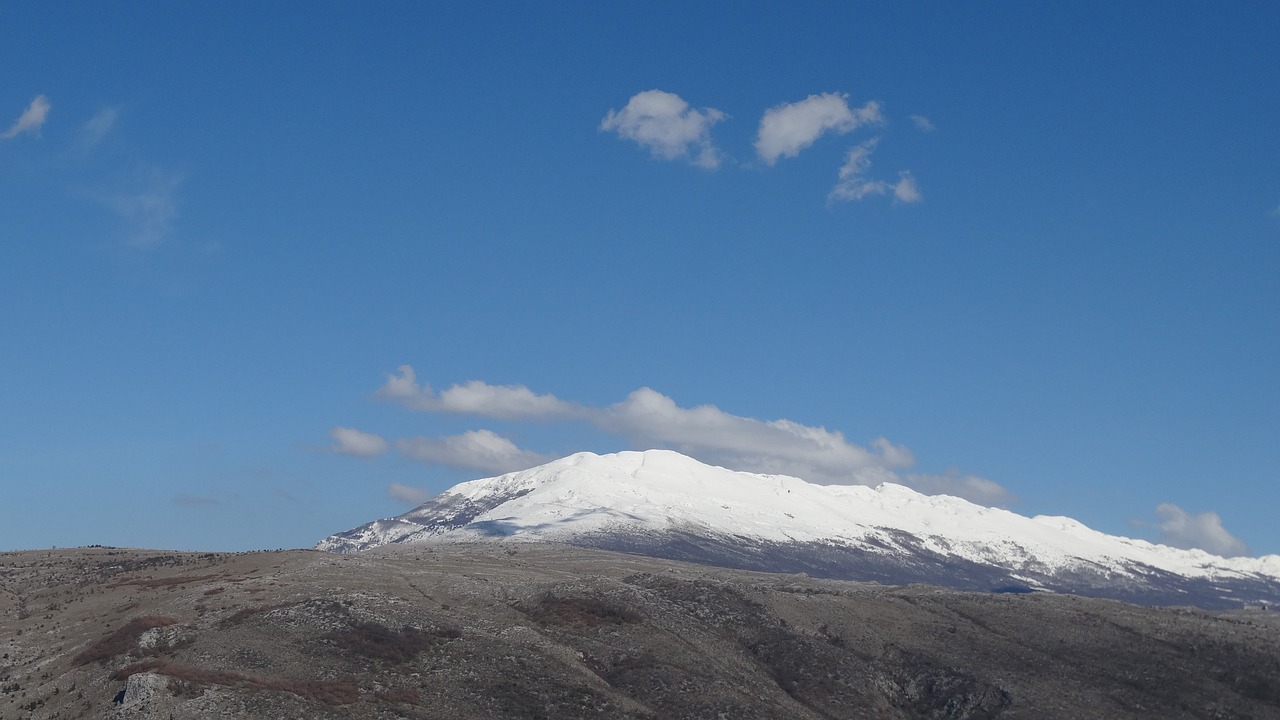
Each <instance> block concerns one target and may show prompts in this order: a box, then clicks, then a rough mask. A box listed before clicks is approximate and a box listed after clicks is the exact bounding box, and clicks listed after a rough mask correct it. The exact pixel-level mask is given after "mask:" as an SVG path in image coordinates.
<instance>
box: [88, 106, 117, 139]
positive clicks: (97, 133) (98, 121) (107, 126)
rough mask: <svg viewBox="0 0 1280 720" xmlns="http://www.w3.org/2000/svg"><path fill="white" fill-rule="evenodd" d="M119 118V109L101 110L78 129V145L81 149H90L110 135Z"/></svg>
mask: <svg viewBox="0 0 1280 720" xmlns="http://www.w3.org/2000/svg"><path fill="white" fill-rule="evenodd" d="M119 118H120V109H119V108H114V107H109V108H103V109H101V110H99V111H98V112H97V113H95V114H94V116H93V117H91V118H89V119H88V121H86V122H85V124H84V125H82V126H81V127H80V145H81V147H83V148H86V149H87V148H91V147H93V146H94V145H97V144H98V143H100V142H102V139H103V138H105V137H106V136H107V135H109V134H111V131H112V130H114V129H115V127H116V121H117V120H118V119H119Z"/></svg>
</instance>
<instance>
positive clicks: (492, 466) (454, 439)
mask: <svg viewBox="0 0 1280 720" xmlns="http://www.w3.org/2000/svg"><path fill="white" fill-rule="evenodd" d="M396 449H397V450H399V451H400V452H401V453H402V454H404V455H405V456H407V457H409V458H412V459H414V460H418V461H420V462H425V463H438V464H440V465H452V466H454V467H463V468H474V469H476V470H484V471H486V472H496V473H505V472H512V471H514V470H524V469H525V468H531V467H533V466H535V465H542V464H544V463H547V462H550V461H551V460H552V458H550V457H548V456H546V455H539V454H538V453H536V452H532V451H529V450H521V449H520V448H519V447H516V444H515V443H513V442H511V441H510V440H508V439H506V438H504V437H502V436H501V435H499V434H497V433H495V432H493V431H491V430H469V431H467V432H465V433H463V434H461V435H450V436H448V437H443V438H438V439H437V438H429V437H416V438H409V439H404V440H397V441H396Z"/></svg>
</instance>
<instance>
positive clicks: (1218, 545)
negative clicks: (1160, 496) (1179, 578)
mask: <svg viewBox="0 0 1280 720" xmlns="http://www.w3.org/2000/svg"><path fill="white" fill-rule="evenodd" d="M1156 517H1158V518H1159V519H1160V522H1159V525H1160V542H1162V543H1164V544H1166V545H1172V546H1174V547H1179V548H1199V549H1201V550H1205V551H1207V552H1211V553H1213V554H1214V555H1221V556H1222V557H1236V556H1238V555H1248V554H1249V548H1248V547H1247V546H1246V545H1245V544H1244V542H1243V541H1241V540H1240V538H1237V537H1236V536H1234V535H1232V534H1231V533H1229V532H1227V529H1226V528H1224V527H1222V518H1220V517H1218V514H1217V513H1215V512H1203V513H1200V514H1199V515H1192V514H1191V513H1188V512H1187V511H1185V510H1183V509H1182V508H1180V507H1178V506H1177V505H1174V504H1173V503H1163V504H1161V505H1159V506H1158V507H1156Z"/></svg>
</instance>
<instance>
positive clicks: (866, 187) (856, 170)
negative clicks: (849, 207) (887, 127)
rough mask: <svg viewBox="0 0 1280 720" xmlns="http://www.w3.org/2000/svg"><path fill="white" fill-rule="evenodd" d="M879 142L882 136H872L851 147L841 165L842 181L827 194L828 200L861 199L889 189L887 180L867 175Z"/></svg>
mask: <svg viewBox="0 0 1280 720" xmlns="http://www.w3.org/2000/svg"><path fill="white" fill-rule="evenodd" d="M879 142H880V138H871V139H870V140H867V141H865V142H861V143H858V144H857V145H854V146H853V147H851V148H849V152H848V154H846V155H845V158H844V165H841V166H840V181H839V182H837V183H836V186H835V187H834V188H832V189H831V193H830V194H829V195H827V199H828V200H861V199H862V198H864V197H866V196H868V195H883V194H884V193H885V192H886V191H887V190H888V189H889V184H888V183H886V182H885V181H883V180H869V179H867V176H866V175H867V171H868V170H870V169H871V153H873V152H875V149H876V145H877V144H879Z"/></svg>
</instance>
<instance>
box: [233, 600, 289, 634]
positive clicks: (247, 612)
mask: <svg viewBox="0 0 1280 720" xmlns="http://www.w3.org/2000/svg"><path fill="white" fill-rule="evenodd" d="M301 604H302V603H298V602H287V603H279V604H276V605H261V606H259V607H248V608H244V609H243V610H238V611H236V612H235V613H232V614H231V615H229V616H228V617H225V618H223V619H222V621H221V622H219V623H218V627H220V628H221V629H223V630H226V629H227V628H229V627H232V626H234V625H239V624H240V623H242V622H244V621H245V620H248V619H249V618H251V617H253V616H254V615H258V614H261V613H265V612H271V611H272V610H281V609H283V608H287V607H293V606H295V605H301Z"/></svg>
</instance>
